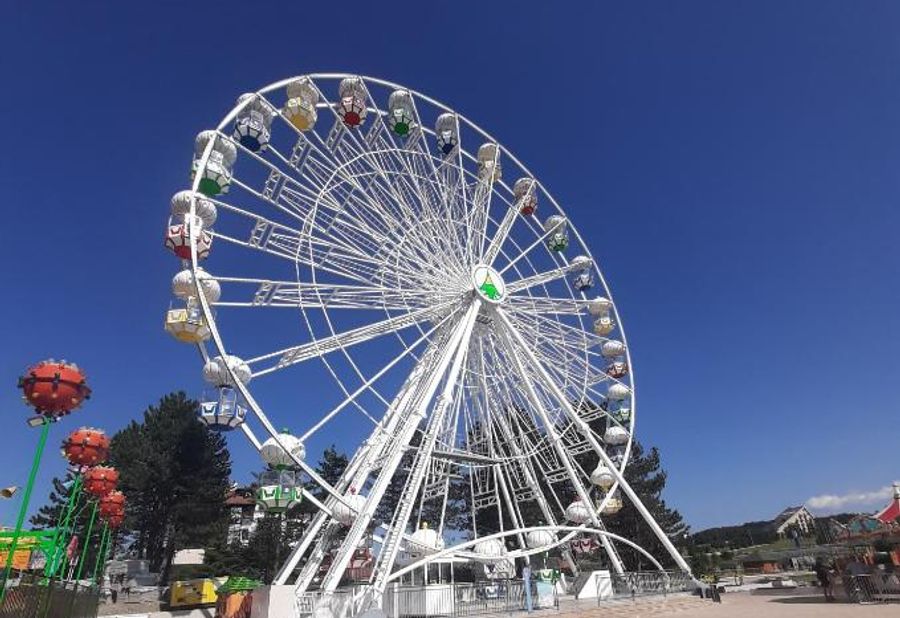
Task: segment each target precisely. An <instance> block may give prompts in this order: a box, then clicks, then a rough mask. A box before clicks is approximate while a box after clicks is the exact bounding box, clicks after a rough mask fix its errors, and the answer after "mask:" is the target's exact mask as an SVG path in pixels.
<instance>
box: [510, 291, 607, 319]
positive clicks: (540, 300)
mask: <svg viewBox="0 0 900 618" xmlns="http://www.w3.org/2000/svg"><path fill="white" fill-rule="evenodd" d="M590 303H591V301H590V300H586V299H585V300H582V299H580V298H552V297H548V296H518V295H515V294H510V295H509V296H508V297H507V306H508V307H509V311H510V312H513V313H523V314H526V315H527V314H530V313H541V314H552V315H577V316H581V317H584V315H585V312H586V310H587V308H588V305H590Z"/></svg>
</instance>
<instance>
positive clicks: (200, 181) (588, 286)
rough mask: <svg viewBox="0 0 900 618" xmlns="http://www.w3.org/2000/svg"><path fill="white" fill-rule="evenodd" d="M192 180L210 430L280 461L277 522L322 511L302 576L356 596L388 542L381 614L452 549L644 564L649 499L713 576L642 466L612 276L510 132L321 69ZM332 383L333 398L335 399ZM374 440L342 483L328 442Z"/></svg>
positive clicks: (186, 269) (262, 102) (194, 305)
mask: <svg viewBox="0 0 900 618" xmlns="http://www.w3.org/2000/svg"><path fill="white" fill-rule="evenodd" d="M191 179H192V183H191V186H190V189H186V190H184V191H180V192H178V193H177V194H175V196H174V197H173V200H172V209H171V217H170V220H169V225H168V228H167V232H166V245H167V246H168V247H169V248H170V249H171V250H172V251H173V252H174V253H175V255H176V256H177V257H178V258H179V259H180V260H181V270H180V272H178V273H177V274H176V275H175V277H174V279H173V293H174V295H175V296H176V297H177V300H176V301H175V302H174V304H173V306H172V308H171V309H170V310H169V311H168V313H167V316H166V330H167V331H169V332H170V333H171V334H172V335H173V336H175V337H176V338H177V339H179V340H181V341H185V342H189V343H195V344H197V345H198V347H199V349H200V352H201V354H202V357H203V361H204V365H203V376H204V378H205V380H206V381H207V382H208V383H209V384H210V386H211V388H213V389H215V390H214V393H215V394H214V395H213V396H211V397H209V398H208V399H207V400H205V401H204V402H203V404H202V408H201V413H200V418H201V420H203V421H204V422H206V423H207V424H208V425H210V426H211V427H213V428H215V429H220V430H227V429H233V428H240V429H241V430H242V431H243V432H244V433H245V434H246V435H247V437H248V438H249V439H250V441H251V442H252V443H253V444H254V445H255V446H256V447H257V448H259V449H260V452H261V454H262V456H263V458H264V460H265V461H266V462H267V463H268V464H269V467H270V470H269V472H270V475H269V477H267V478H268V479H269V480H268V481H265V482H264V486H263V487H262V488H261V490H260V491H261V494H260V500H261V502H262V503H263V504H264V505H265V506H266V507H267V508H271V509H273V510H282V509H286V508H288V507H290V505H292V504H293V503H295V502H296V501H297V500H300V499H308V500H311V501H313V502H314V504H315V505H316V506H317V507H318V511H317V514H316V515H315V517H314V518H313V520H312V522H311V523H310V525H309V526H308V528H307V529H306V531H305V533H304V536H303V538H302V539H301V541H300V542H299V543H298V544H297V546H296V547H295V548H294V549H293V553H292V554H291V556H290V558H289V559H288V560H287V562H286V563H285V565H284V566H283V568H282V569H281V572H280V573H279V574H278V577H277V579H276V583H295V584H296V588H297V593H298V595H303V594H306V593H308V592H309V591H310V590H311V589H312V588H314V587H317V588H318V589H319V590H320V591H321V592H324V593H325V594H332V593H335V592H336V591H337V590H338V588H339V586H340V585H341V583H342V581H346V573H347V569H348V567H349V566H350V564H351V561H352V560H353V558H354V555H355V554H356V553H357V550H358V548H359V547H360V546H361V545H364V544H366V543H367V542H368V543H370V544H372V545H373V549H374V551H373V553H372V558H371V565H370V566H371V568H370V569H368V570H366V575H365V576H364V577H363V579H364V580H365V581H364V582H363V583H366V584H369V585H368V586H366V587H364V589H365V590H366V592H365V593H364V594H363V595H362V597H364V598H363V601H364V602H365V603H368V604H372V603H375V604H378V603H380V601H379V595H380V593H382V592H383V591H384V590H385V587H386V586H387V585H388V583H389V582H392V581H396V580H397V579H398V578H399V577H402V575H403V574H404V573H407V572H410V570H412V569H415V568H417V567H419V566H421V565H424V564H427V563H428V562H430V561H433V560H437V559H440V558H441V557H448V556H449V557H454V558H459V559H468V560H472V561H477V562H481V563H492V564H495V565H498V564H506V565H509V564H513V562H514V561H515V560H516V559H528V557H529V556H532V555H534V554H536V553H540V552H545V551H547V550H548V549H550V548H554V547H557V546H560V547H562V548H565V547H567V544H568V543H569V542H570V541H571V540H572V539H573V538H574V537H576V536H578V535H583V534H586V533H587V534H592V535H596V537H597V538H598V539H599V541H600V543H601V544H602V548H603V550H604V551H605V553H606V555H607V559H608V561H609V564H610V566H611V567H612V568H614V569H616V570H617V571H620V572H621V570H622V569H623V566H622V563H621V559H620V558H619V555H618V552H617V550H616V546H617V545H619V546H621V545H622V544H625V545H630V546H632V547H636V546H635V545H634V543H633V542H632V541H630V540H628V539H623V538H621V537H618V536H616V535H614V534H611V533H609V532H608V531H607V530H606V527H605V525H604V518H607V517H614V516H615V514H616V512H617V511H618V510H619V509H620V508H621V506H622V504H623V499H628V500H630V501H631V502H632V503H634V504H635V506H636V507H637V509H638V511H639V512H640V513H641V514H642V515H643V516H644V518H645V519H646V521H647V524H648V525H649V526H650V527H651V529H653V531H654V532H655V533H656V534H657V536H658V537H659V539H660V541H661V542H662V544H663V546H664V547H665V548H666V549H667V550H668V551H669V553H671V554H672V557H673V559H674V560H675V561H676V562H677V564H678V565H679V566H680V567H681V568H682V569H683V570H685V571H689V568H688V566H687V564H686V563H685V562H684V560H683V559H682V558H681V556H680V554H679V553H678V552H677V550H676V549H675V548H674V547H673V546H672V544H671V542H670V541H669V539H668V537H667V536H666V535H665V533H664V532H663V531H662V530H661V529H660V528H659V526H658V525H657V524H656V522H655V521H653V519H652V517H651V516H650V514H649V512H648V511H647V510H646V509H645V508H644V507H643V505H642V504H641V503H640V501H639V500H638V499H637V496H635V495H634V492H633V491H632V490H631V488H630V487H629V486H628V485H627V483H625V482H624V479H623V476H622V475H623V472H624V470H625V468H626V466H627V464H628V459H629V455H630V450H631V444H632V437H633V434H634V427H635V416H636V400H635V387H634V377H633V370H632V364H631V358H630V354H629V348H628V345H627V341H626V339H625V334H624V332H623V330H622V323H621V319H620V317H619V315H618V311H617V309H616V305H615V303H614V302H613V300H612V295H611V293H610V291H609V289H608V287H607V284H606V281H605V279H604V277H603V274H602V273H601V271H600V268H599V265H598V263H597V261H596V260H595V259H594V257H593V256H592V255H591V253H590V251H589V249H588V248H587V246H585V244H584V242H583V240H582V237H581V235H580V234H579V233H578V230H577V228H576V227H575V225H574V222H573V221H571V220H570V219H569V218H568V217H567V216H566V214H565V212H564V211H563V209H562V208H561V207H560V205H559V204H558V203H557V202H556V201H555V200H554V199H553V197H552V196H551V195H550V193H549V192H548V190H547V188H546V187H545V186H544V185H543V184H542V183H541V182H540V181H539V180H538V179H537V178H536V177H535V176H534V175H533V174H532V173H531V172H530V171H529V170H527V169H526V168H525V167H524V166H523V165H522V164H521V163H520V162H519V161H518V160H517V159H516V158H515V157H514V156H513V155H512V153H510V152H509V151H508V150H507V149H506V148H504V147H503V146H502V145H501V144H500V143H499V142H498V141H497V140H495V139H494V138H493V137H492V136H490V135H489V134H488V133H486V132H485V131H483V130H482V129H481V128H479V127H478V126H477V125H475V124H474V123H472V122H471V121H469V120H468V119H466V118H465V117H464V116H462V115H461V114H459V113H457V112H455V111H453V110H452V109H450V108H448V107H446V106H444V105H442V104H441V103H439V102H437V101H435V100H434V99H431V98H429V97H427V96H425V95H423V94H420V93H418V92H415V91H413V90H410V89H408V88H405V87H403V86H399V85H397V84H393V83H390V82H387V81H383V80H380V79H374V78H370V77H360V76H354V75H344V74H316V75H309V76H301V77H294V78H290V79H287V80H284V81H281V82H278V83H275V84H271V85H269V86H266V87H264V88H262V89H260V90H258V91H255V92H251V93H248V94H244V95H242V96H241V97H240V98H239V99H238V101H237V105H236V106H235V107H234V108H233V109H232V110H231V111H230V112H229V113H228V114H226V116H225V117H224V118H223V119H222V121H221V122H220V123H219V124H218V126H217V128H216V129H215V130H208V131H203V132H202V133H200V134H199V135H198V136H197V139H196V143H195V149H194V155H193V161H192V165H191ZM313 366H315V369H312V368H311V367H313ZM305 371H306V372H308V374H307V377H304V372H305ZM323 375H327V376H328V381H327V382H326V381H324V380H322V379H321V377H322V376H323ZM308 376H317V377H315V378H310V377H308ZM319 392H328V393H329V394H331V396H332V397H334V401H333V405H328V406H327V407H324V408H323V409H312V408H311V407H310V405H308V404H307V403H306V402H309V401H315V400H316V398H315V397H311V396H310V394H311V393H319ZM276 425H279V426H287V427H288V428H289V429H288V430H278V429H276ZM351 426H352V427H356V428H360V427H362V428H364V430H363V431H362V434H361V439H360V440H359V441H358V444H354V447H356V450H355V453H354V454H353V456H352V458H351V460H350V463H349V466H348V467H347V469H346V470H345V472H344V474H343V476H342V477H341V478H340V480H339V481H337V482H336V483H328V482H327V481H326V480H325V479H323V478H321V477H320V476H319V475H318V474H317V473H316V471H315V470H314V469H313V467H312V466H310V465H309V464H308V463H306V461H305V445H306V444H307V443H309V442H310V441H311V440H312V441H314V440H315V439H316V438H317V437H318V436H322V435H327V436H332V437H331V438H330V439H331V440H333V439H334V437H333V436H334V435H336V434H339V435H350V434H345V433H344V432H346V431H349V429H348V428H349V427H351ZM254 427H255V429H254ZM258 435H260V436H265V437H266V438H265V440H262V439H261V438H260V437H257V436H258ZM585 461H591V462H592V463H594V464H595V465H591V466H588V467H586V466H585ZM307 477H308V478H309V479H311V480H312V481H313V482H314V483H315V484H317V485H318V486H319V488H320V490H321V491H319V492H309V491H307V490H305V489H303V488H302V486H301V484H300V480H301V479H305V478H307ZM388 494H390V498H389V497H388ZM316 496H318V497H316ZM322 496H324V498H322ZM491 519H493V520H495V521H496V523H497V525H485V523H484V522H486V521H489V520H491ZM498 527H499V532H498V531H497V528H498ZM638 550H640V551H643V550H642V549H640V548H638ZM644 553H646V552H644ZM563 556H565V559H567V560H569V561H570V562H571V556H570V555H569V554H568V552H567V551H563ZM649 558H650V560H651V561H653V563H654V564H657V565H658V562H656V560H655V559H654V558H653V557H652V556H650V557H649ZM573 566H574V565H573ZM660 568H661V567H660ZM298 571H299V573H298ZM354 602H355V603H357V606H358V604H359V602H360V601H359V599H356V600H355V601H354Z"/></svg>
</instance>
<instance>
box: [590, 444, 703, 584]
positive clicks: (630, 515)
mask: <svg viewBox="0 0 900 618" xmlns="http://www.w3.org/2000/svg"><path fill="white" fill-rule="evenodd" d="M666 478H667V474H666V471H665V470H663V469H662V467H661V465H660V457H659V450H657V448H656V447H653V448H651V449H650V451H649V452H645V451H644V449H643V447H642V446H641V444H640V443H639V442H636V441H635V442H634V443H633V444H632V446H631V459H629V462H628V467H626V468H625V480H626V481H628V484H629V485H631V488H632V489H633V490H634V491H635V493H636V494H637V495H638V496H639V497H640V499H641V502H643V503H644V506H646V507H647V510H649V511H650V513H651V514H652V515H653V518H654V519H655V520H656V523H658V524H659V526H660V527H661V528H662V529H663V530H664V531H665V533H666V534H667V535H668V536H669V538H670V539H672V540H673V542H675V543H677V542H678V541H680V540H681V539H683V538H684V535H685V534H686V533H687V532H688V526H687V524H685V523H684V520H683V519H682V517H681V513H679V512H678V511H677V510H675V509H672V508H670V507H669V506H668V505H667V504H666V501H665V500H663V498H662V492H663V489H664V488H665V486H666ZM623 502H624V506H623V507H622V510H621V511H619V512H618V513H617V514H616V515H614V516H611V517H607V518H605V522H606V526H607V528H608V529H609V531H610V532H613V533H615V534H618V535H620V536H623V537H625V538H627V539H629V540H631V541H634V542H635V543H637V544H638V545H640V546H641V547H643V548H644V549H646V550H647V551H648V552H650V554H651V555H653V556H654V557H655V558H656V559H657V560H659V561H660V562H661V563H662V564H663V565H664V566H672V565H673V564H674V561H673V560H672V558H671V556H669V553H668V552H667V551H666V550H665V549H664V548H663V546H662V543H660V541H659V539H657V538H656V535H655V534H653V532H652V531H651V530H650V527H649V526H647V524H646V522H644V519H643V517H641V515H640V513H638V512H637V509H636V508H635V506H634V505H633V504H632V503H631V502H630V501H629V500H628V499H625V500H623ZM619 551H620V553H621V555H622V559H623V560H624V561H625V563H626V568H628V569H629V570H635V571H640V570H644V569H648V568H653V567H652V565H651V564H649V563H648V562H647V559H646V558H645V557H644V556H643V555H641V554H640V552H638V551H637V550H634V549H631V548H624V547H622V546H621V544H620V547H619Z"/></svg>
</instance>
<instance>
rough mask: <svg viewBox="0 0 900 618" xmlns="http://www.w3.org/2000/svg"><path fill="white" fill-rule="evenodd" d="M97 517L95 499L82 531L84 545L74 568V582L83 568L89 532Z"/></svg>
mask: <svg viewBox="0 0 900 618" xmlns="http://www.w3.org/2000/svg"><path fill="white" fill-rule="evenodd" d="M95 519H97V501H96V500H95V501H94V506H93V508H91V518H90V519H89V520H88V527H87V532H85V533H84V547H83V548H82V549H81V557H80V558H79V559H78V568H77V569H75V583H76V585H77V583H78V580H80V579H81V570H82V569H83V568H84V561H85V560H86V559H87V552H88V547H90V546H91V532H92V531H93V529H94V520H95Z"/></svg>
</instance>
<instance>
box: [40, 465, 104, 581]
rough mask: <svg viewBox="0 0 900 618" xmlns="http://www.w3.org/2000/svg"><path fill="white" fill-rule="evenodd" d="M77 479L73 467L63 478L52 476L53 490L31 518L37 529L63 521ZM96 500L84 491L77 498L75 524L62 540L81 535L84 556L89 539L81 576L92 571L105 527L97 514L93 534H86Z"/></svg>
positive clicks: (79, 545)
mask: <svg viewBox="0 0 900 618" xmlns="http://www.w3.org/2000/svg"><path fill="white" fill-rule="evenodd" d="M74 480H75V473H74V472H72V471H71V470H70V471H68V472H67V473H66V476H65V478H64V479H60V478H58V477H56V478H54V479H53V489H52V490H51V491H50V495H49V497H48V499H47V503H46V504H45V505H44V506H42V507H40V508H39V509H38V511H37V513H35V514H34V515H32V516H31V518H30V521H31V524H32V525H33V526H34V528H35V529H36V530H47V529H50V528H56V527H57V526H59V525H60V524H61V523H62V522H61V516H62V514H63V511H64V510H65V508H66V506H67V504H68V501H69V492H70V491H71V487H72V483H73V482H74ZM93 504H94V503H93V501H92V500H91V496H90V495H89V494H86V493H84V492H82V493H81V495H80V496H79V498H78V504H77V505H76V511H75V513H74V522H73V523H72V527H71V529H70V530H69V531H68V534H67V536H66V537H65V538H64V539H63V540H62V543H63V544H68V542H69V540H70V539H71V537H72V536H73V535H74V536H76V537H78V547H79V553H78V556H79V559H80V557H81V552H82V551H83V549H84V545H85V543H88V545H89V547H88V551H87V553H86V554H85V556H84V565H85V566H84V567H83V569H82V577H85V576H89V575H90V574H91V573H92V572H91V570H90V569H92V568H93V567H94V563H95V560H96V558H97V551H99V546H100V537H101V534H102V530H103V522H102V521H101V520H100V518H99V517H95V519H94V524H93V526H91V537H90V538H89V539H87V538H86V535H87V529H88V524H89V522H90V518H91V512H92V509H93ZM48 558H49V556H48Z"/></svg>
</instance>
